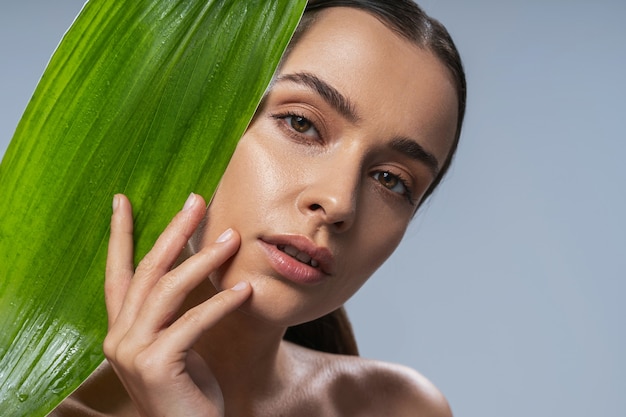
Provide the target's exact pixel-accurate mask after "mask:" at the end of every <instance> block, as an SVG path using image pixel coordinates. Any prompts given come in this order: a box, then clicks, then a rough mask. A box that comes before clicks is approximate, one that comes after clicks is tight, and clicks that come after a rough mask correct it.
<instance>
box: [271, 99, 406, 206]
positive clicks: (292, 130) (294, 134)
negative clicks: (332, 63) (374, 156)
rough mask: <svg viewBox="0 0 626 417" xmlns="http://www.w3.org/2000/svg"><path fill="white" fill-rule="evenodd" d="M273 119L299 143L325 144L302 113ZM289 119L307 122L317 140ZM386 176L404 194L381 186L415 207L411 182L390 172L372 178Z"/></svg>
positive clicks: (317, 131)
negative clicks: (292, 123)
mask: <svg viewBox="0 0 626 417" xmlns="http://www.w3.org/2000/svg"><path fill="white" fill-rule="evenodd" d="M271 117H272V118H274V119H275V120H276V121H278V122H280V127H281V128H283V129H285V130H286V131H287V133H288V134H289V136H291V137H292V138H294V139H296V140H298V141H302V140H304V141H305V142H307V143H310V142H311V141H312V140H314V141H315V142H323V140H322V135H321V134H320V132H319V130H318V129H317V127H316V126H315V123H313V122H312V121H311V120H310V119H309V118H307V117H305V116H304V115H302V114H301V113H297V112H294V111H288V112H284V113H277V114H273V115H271ZM289 118H301V119H304V120H306V121H307V122H308V123H309V124H310V125H311V127H310V128H311V129H313V130H315V132H316V134H317V139H314V138H312V137H311V136H309V135H306V134H304V133H301V132H298V131H297V130H296V129H295V128H294V127H293V126H292V125H291V123H289V122H288V121H287V119H289ZM384 174H388V175H391V176H393V177H394V178H396V179H397V180H398V182H399V183H400V184H401V185H402V187H403V188H404V192H403V193H397V192H395V191H392V190H391V189H390V188H387V187H385V186H384V184H382V183H381V184H380V186H382V187H383V188H385V189H386V190H387V191H389V192H390V193H392V194H395V195H400V196H402V197H403V198H406V200H407V201H408V202H409V204H411V205H412V206H414V205H415V204H416V202H415V200H413V192H412V191H411V187H410V186H409V181H407V180H406V179H405V178H404V177H403V176H402V175H401V174H394V173H392V172H390V171H376V172H374V173H373V174H372V175H371V176H372V177H373V178H374V177H375V176H376V175H384ZM374 179H375V180H376V181H378V179H377V178H374Z"/></svg>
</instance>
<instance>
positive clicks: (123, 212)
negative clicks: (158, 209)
mask: <svg viewBox="0 0 626 417" xmlns="http://www.w3.org/2000/svg"><path fill="white" fill-rule="evenodd" d="M133 270H134V268H133V214H132V207H131V205H130V201H128V199H127V198H126V196H124V195H122V194H117V195H115V196H114V197H113V214H112V216H111V234H110V237H109V248H108V254H107V262H106V273H105V281H104V298H105V303H106V308H107V314H108V320H109V328H111V326H112V325H113V323H114V322H115V318H116V317H117V315H118V313H119V311H120V309H121V307H122V304H123V302H124V297H125V295H126V291H127V290H128V285H129V283H130V280H131V278H132V277H133Z"/></svg>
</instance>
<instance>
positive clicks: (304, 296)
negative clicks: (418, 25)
mask: <svg viewBox="0 0 626 417" xmlns="http://www.w3.org/2000/svg"><path fill="white" fill-rule="evenodd" d="M456 109H457V99H456V93H455V90H454V86H453V83H452V81H451V78H450V75H449V74H448V72H447V70H446V68H445V66H444V65H443V64H442V63H441V62H440V61H439V60H438V59H437V58H435V57H434V56H433V55H432V54H431V53H430V52H429V51H426V50H423V49H420V48H418V47H417V46H415V45H414V44H411V43H409V42H408V41H407V40H405V39H404V38H401V37H399V36H398V35H397V34H395V33H394V32H392V31H391V30H390V29H388V28H387V27H386V26H385V25H383V24H382V23H381V22H380V21H379V20H377V19H376V18H375V17H373V16H372V15H370V14H367V13H365V12H363V11H358V10H355V9H348V8H331V9H328V10H325V11H323V12H321V13H320V14H319V15H318V18H317V20H316V21H315V23H313V24H312V25H311V27H310V28H309V30H307V32H306V33H305V34H304V35H303V37H302V38H301V39H300V41H299V42H298V43H297V45H296V46H295V47H294V49H293V50H292V52H291V53H290V55H289V56H288V58H287V59H286V61H285V62H284V63H283V65H282V67H281V69H280V72H279V74H278V75H277V77H276V80H275V82H274V83H273V85H272V87H271V89H270V91H269V93H268V94H267V96H266V98H265V100H264V102H263V105H262V107H261V108H260V109H259V110H258V112H257V114H256V116H255V119H254V120H253V122H252V124H251V125H250V127H249V128H248V130H247V132H246V133H245V135H244V136H243V137H242V139H241V141H240V142H239V144H238V146H237V149H236V151H235V153H234V155H233V158H232V160H231V162H230V164H229V165H228V168H227V170H226V172H225V174H224V177H223V179H222V182H221V184H220V187H219V189H218V191H217V192H216V195H215V196H214V198H213V201H212V203H211V205H210V207H209V212H208V222H207V227H206V228H205V229H204V230H203V232H202V233H203V234H204V235H203V241H204V242H208V241H213V240H214V239H215V238H216V237H217V236H218V235H219V234H220V233H221V232H222V231H223V230H225V229H226V228H228V227H232V228H233V229H235V230H236V231H237V232H239V234H240V235H241V248H240V250H239V252H238V253H237V254H236V255H235V256H234V258H233V259H232V261H231V262H230V263H229V264H228V265H227V266H225V267H224V268H222V270H220V271H219V273H216V274H213V275H212V276H211V281H212V283H213V285H214V286H215V287H216V288H227V287H229V286H232V285H234V284H235V283H237V282H239V281H241V280H246V281H248V282H250V283H251V285H252V287H253V290H254V292H253V296H252V297H251V299H250V301H249V302H248V303H247V304H246V305H245V306H244V310H246V311H248V312H250V313H252V314H254V315H257V316H259V317H263V318H264V319H266V320H268V321H271V322H273V323H276V324H280V325H293V324H296V323H300V322H304V321H308V320H312V319H314V318H316V317H319V316H321V315H323V314H326V313H328V312H330V311H332V310H334V309H335V308H337V307H339V306H340V305H342V304H343V303H344V302H345V301H346V300H347V299H348V298H349V297H350V296H351V295H352V294H354V292H355V291H356V290H357V289H358V288H359V287H360V286H361V285H362V284H363V283H364V282H365V281H366V280H367V278H368V277H369V276H371V274H372V273H373V272H374V271H375V270H376V269H377V268H378V267H379V266H380V265H381V263H382V262H383V261H384V260H385V259H387V257H389V255H390V254H391V253H392V252H393V250H394V249H395V248H396V246H397V245H398V243H399V242H400V240H401V238H402V236H403V234H404V232H405V230H406V228H407V226H408V224H409V222H410V220H411V218H412V216H413V214H414V212H415V210H416V206H417V204H418V203H419V201H420V199H421V197H422V195H423V194H424V192H425V191H426V189H427V188H428V186H429V185H430V184H431V182H432V181H433V179H434V177H435V175H436V173H437V172H438V170H439V167H440V166H441V164H442V163H443V161H444V160H445V158H446V156H447V154H448V151H449V149H450V146H451V143H452V141H453V138H454V134H455V128H456V117H457V113H456Z"/></svg>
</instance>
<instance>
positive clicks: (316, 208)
mask: <svg viewBox="0 0 626 417" xmlns="http://www.w3.org/2000/svg"><path fill="white" fill-rule="evenodd" d="M309 208H310V209H311V210H313V211H316V210H319V209H321V208H322V206H320V205H319V204H311V205H310V206H309Z"/></svg>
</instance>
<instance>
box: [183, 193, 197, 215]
mask: <svg viewBox="0 0 626 417" xmlns="http://www.w3.org/2000/svg"><path fill="white" fill-rule="evenodd" d="M195 202H196V195H195V194H194V193H191V194H189V197H187V201H185V205H184V206H183V211H185V210H189V209H190V208H191V207H193V205H194V203H195Z"/></svg>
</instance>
